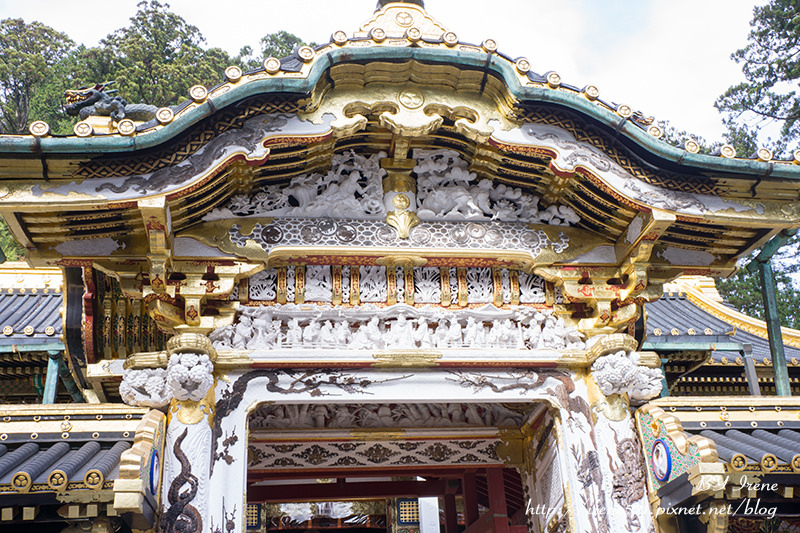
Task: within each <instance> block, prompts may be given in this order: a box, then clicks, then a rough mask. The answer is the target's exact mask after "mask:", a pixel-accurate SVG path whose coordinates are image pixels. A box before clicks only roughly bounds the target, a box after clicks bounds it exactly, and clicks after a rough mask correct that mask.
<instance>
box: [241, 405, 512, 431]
mask: <svg viewBox="0 0 800 533" xmlns="http://www.w3.org/2000/svg"><path fill="white" fill-rule="evenodd" d="M523 419H524V416H523V414H522V413H520V412H517V411H512V410H511V409H508V408H507V407H504V406H503V405H501V404H493V403H482V404H477V403H465V404H457V403H429V404H425V403H421V404H420V403H397V404H363V403H359V404H328V405H323V404H316V405H308V404H305V405H296V404H288V405H281V404H265V405H262V406H260V407H259V408H258V409H256V410H255V411H253V413H252V414H251V415H250V422H249V427H250V429H251V430H259V429H288V428H291V429H355V428H370V429H376V428H401V427H402V428H416V427H475V426H479V427H519V426H520V425H522V423H523V421H524V420H523Z"/></svg>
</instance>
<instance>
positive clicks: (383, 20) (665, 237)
mask: <svg viewBox="0 0 800 533" xmlns="http://www.w3.org/2000/svg"><path fill="white" fill-rule="evenodd" d="M225 75H226V81H225V82H224V83H222V84H220V85H217V86H215V87H213V88H211V89H210V90H207V89H206V88H204V87H201V86H197V87H194V88H193V89H192V90H191V91H190V96H191V99H190V100H189V101H187V102H185V103H184V104H182V105H180V106H177V107H176V108H172V109H169V108H164V109H161V110H159V111H158V113H157V119H155V120H153V121H150V122H148V123H142V124H136V123H133V122H130V121H127V122H126V121H122V122H119V123H111V122H110V121H107V122H106V123H105V125H103V124H100V123H99V122H98V121H96V120H95V121H94V122H91V123H90V122H81V123H79V124H78V125H76V134H77V135H76V136H70V137H55V136H51V135H49V134H48V130H49V128H48V127H47V126H46V125H44V124H41V123H38V124H34V125H32V127H31V131H32V135H30V136H3V137H0V191H2V194H4V199H3V205H2V206H1V207H0V212H2V214H3V215H4V217H5V218H6V219H7V220H8V222H9V224H10V226H11V228H12V230H13V231H14V233H15V235H16V236H17V237H18V238H19V239H20V240H21V241H22V242H23V244H25V245H26V246H27V247H28V248H30V249H31V250H32V254H31V257H32V260H33V261H34V262H35V263H37V264H53V263H55V262H58V261H61V260H62V258H69V257H91V256H109V255H112V256H113V257H117V258H119V259H124V258H135V257H136V258H141V257H143V256H145V255H147V253H148V250H147V248H145V247H143V246H142V243H143V242H145V241H144V240H143V239H142V237H143V236H144V235H145V233H147V232H148V231H149V230H148V229H146V227H145V226H146V223H145V222H144V220H143V213H144V211H143V209H145V208H144V207H143V205H144V204H143V203H142V202H145V203H149V204H152V206H151V207H153V208H156V204H157V205H159V206H162V207H161V208H162V209H164V208H166V209H167V210H168V211H169V216H167V217H164V218H165V220H166V221H167V222H168V226H169V227H170V228H171V230H172V231H173V232H174V234H176V235H178V236H179V235H180V232H181V231H184V230H187V229H188V228H190V227H195V228H196V231H195V233H196V232H197V231H199V232H206V233H208V228H207V227H205V226H200V225H198V223H199V222H200V220H201V219H202V218H203V217H204V216H205V215H206V214H207V213H209V212H210V211H212V210H213V209H215V208H217V207H220V206H223V205H224V204H225V202H227V201H228V200H229V199H230V198H231V197H232V196H233V195H235V194H237V193H241V192H246V191H249V190H251V189H252V188H253V186H258V187H263V186H266V185H270V184H275V183H286V182H287V180H288V179H289V178H291V177H292V176H297V175H299V174H303V173H312V172H315V171H320V170H324V169H327V168H329V167H330V164H331V156H332V154H334V153H342V152H344V151H347V150H351V149H355V150H357V151H361V152H367V153H377V152H380V151H383V152H386V153H388V154H389V157H390V159H392V160H394V162H395V163H398V162H402V161H404V160H405V159H406V158H409V157H413V155H412V154H413V153H414V150H415V149H448V150H453V151H455V152H456V153H458V154H459V156H460V157H462V158H463V159H464V160H466V161H467V162H468V165H469V170H470V171H471V172H474V173H476V175H477V176H478V178H479V179H482V178H490V179H491V180H493V181H495V182H498V183H500V184H504V185H508V186H514V187H518V186H519V187H522V188H523V189H525V190H528V191H530V192H531V193H533V194H536V195H538V196H540V197H541V198H542V203H543V205H567V206H569V207H571V208H573V209H574V210H575V211H576V212H577V214H578V216H579V217H580V219H581V222H580V223H579V224H578V228H579V229H581V230H584V231H586V232H588V233H587V234H586V235H587V236H591V238H592V240H593V242H594V243H595V250H594V251H593V252H592V254H591V255H590V256H583V257H581V259H580V260H581V261H583V262H584V263H586V262H589V263H595V264H611V265H618V264H621V263H622V262H623V261H624V260H626V258H628V257H630V256H631V254H633V255H636V254H639V256H640V257H639V259H638V260H640V261H641V260H642V258H643V257H648V258H649V259H650V262H651V263H653V264H660V265H661V267H660V268H662V272H661V273H660V274H659V275H658V276H657V277H662V278H663V279H668V278H670V277H674V276H675V275H677V274H679V273H680V272H681V271H682V270H683V269H686V268H692V269H696V270H698V271H702V272H704V273H708V274H712V275H715V274H724V273H727V272H730V271H731V270H732V268H733V264H734V261H735V259H737V258H738V257H741V256H742V255H743V254H746V253H747V252H749V251H750V250H752V249H754V248H756V247H758V246H760V245H761V244H763V243H764V242H766V240H767V239H769V238H770V237H771V236H772V235H774V234H775V233H776V232H777V231H780V230H781V229H783V228H788V227H796V226H797V225H798V224H800V204H798V202H797V201H796V200H797V198H798V196H800V180H798V178H800V167H798V166H796V165H794V164H793V163H794V162H779V161H772V160H771V159H772V156H771V154H768V153H766V152H764V151H762V152H759V158H760V159H756V160H744V159H737V158H735V157H733V156H734V155H735V154H733V153H732V152H731V150H728V149H725V150H723V152H722V156H719V157H718V156H705V155H700V154H697V153H694V151H695V150H694V148H696V146H693V145H692V144H691V143H688V144H687V145H686V149H678V148H675V147H672V146H670V145H668V144H667V143H665V142H663V141H661V140H660V139H659V137H661V135H662V132H661V131H660V130H659V129H658V128H657V127H656V126H654V125H653V124H652V123H650V121H649V119H647V118H645V117H642V116H641V115H640V114H637V113H635V112H633V110H632V108H631V107H629V106H626V105H616V104H611V103H609V102H607V101H605V100H604V99H603V98H601V97H600V94H599V92H598V91H597V89H596V88H595V87H592V86H587V87H582V88H581V87H577V86H571V85H569V84H567V83H564V82H563V81H562V80H561V78H560V77H559V76H558V74H557V73H555V72H549V73H545V74H537V73H535V72H534V71H533V70H532V66H531V64H530V62H529V61H528V60H526V59H524V58H519V59H512V58H511V57H509V56H506V55H503V54H502V53H499V52H498V51H497V44H496V43H495V42H494V41H492V40H487V41H484V42H483V43H481V44H480V45H472V44H468V43H462V42H460V41H459V39H458V36H457V35H456V34H455V33H453V32H452V31H449V30H448V29H447V28H446V27H444V26H443V25H442V24H440V23H439V22H437V21H436V20H434V19H433V18H431V17H430V16H429V15H428V13H427V12H426V11H425V10H424V9H422V8H421V7H419V6H417V5H414V4H409V3H389V4H388V5H386V6H385V7H383V8H382V9H380V10H378V11H377V12H376V13H375V14H374V15H373V16H372V17H371V18H370V19H369V20H368V21H367V22H366V23H364V24H363V25H361V26H360V27H359V28H358V29H357V30H356V31H355V32H353V33H352V34H347V33H345V32H343V31H336V32H334V33H333V35H332V37H331V41H330V42H329V43H328V44H326V45H323V46H321V47H319V48H318V49H316V50H312V49H311V48H308V47H300V48H298V49H297V50H296V51H295V52H294V54H293V55H292V56H290V57H288V58H284V59H281V60H279V59H276V58H269V59H267V60H266V61H265V62H264V67H263V69H258V70H256V71H253V72H248V73H243V72H241V70H240V69H238V68H237V67H230V68H228V69H227V70H226V71H225ZM103 131H108V132H110V133H103ZM398 164H399V163H398ZM145 199H147V200H145ZM167 219H168V220H167ZM87 239H92V241H91V244H87V241H86V240H87ZM656 241H658V242H656ZM34 250H35V251H34ZM651 251H652V254H651ZM651 255H652V257H650V256H651ZM219 256H221V257H230V253H220V254H219Z"/></svg>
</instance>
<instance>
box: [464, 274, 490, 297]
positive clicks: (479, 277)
mask: <svg viewBox="0 0 800 533" xmlns="http://www.w3.org/2000/svg"><path fill="white" fill-rule="evenodd" d="M493 297H494V282H493V281H492V269H491V268H468V269H467V302H468V303H471V304H478V303H480V304H482V303H489V302H491V301H492V299H493Z"/></svg>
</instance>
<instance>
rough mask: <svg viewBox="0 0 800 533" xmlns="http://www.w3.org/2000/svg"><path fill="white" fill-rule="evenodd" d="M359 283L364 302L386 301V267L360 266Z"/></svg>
mask: <svg viewBox="0 0 800 533" xmlns="http://www.w3.org/2000/svg"><path fill="white" fill-rule="evenodd" d="M358 283H359V290H360V291H361V292H360V297H361V301H362V302H385V301H386V267H383V266H362V267H359V280H358Z"/></svg>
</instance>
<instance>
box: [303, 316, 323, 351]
mask: <svg viewBox="0 0 800 533" xmlns="http://www.w3.org/2000/svg"><path fill="white" fill-rule="evenodd" d="M320 329H321V327H320V323H319V322H317V320H316V319H314V320H312V321H311V322H309V323H308V325H307V326H306V327H305V328H303V344H304V345H306V346H313V345H314V344H316V343H317V341H319V333H320Z"/></svg>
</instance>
